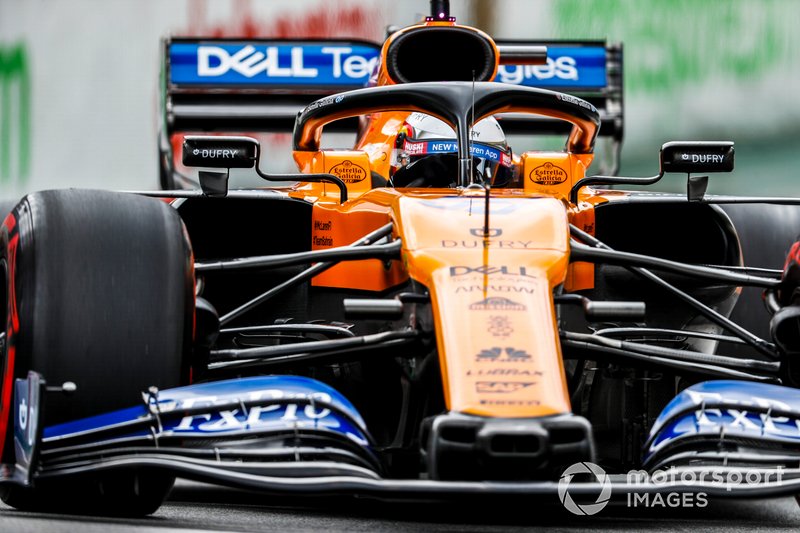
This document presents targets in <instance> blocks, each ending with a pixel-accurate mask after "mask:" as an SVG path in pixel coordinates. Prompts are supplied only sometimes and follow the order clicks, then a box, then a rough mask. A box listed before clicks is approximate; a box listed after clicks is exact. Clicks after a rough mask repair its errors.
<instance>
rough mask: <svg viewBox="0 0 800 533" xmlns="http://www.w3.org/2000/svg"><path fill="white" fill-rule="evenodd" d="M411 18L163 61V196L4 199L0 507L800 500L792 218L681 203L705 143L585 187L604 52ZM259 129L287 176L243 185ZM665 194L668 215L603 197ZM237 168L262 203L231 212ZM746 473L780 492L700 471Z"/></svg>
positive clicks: (601, 115)
mask: <svg viewBox="0 0 800 533" xmlns="http://www.w3.org/2000/svg"><path fill="white" fill-rule="evenodd" d="M433 4H435V9H434V11H433V15H432V16H431V17H429V18H428V19H427V20H426V21H425V22H423V23H421V24H419V25H415V26H411V27H408V28H405V29H402V30H399V31H396V32H394V33H392V34H391V35H390V36H389V37H388V39H387V40H386V42H385V43H384V44H383V45H382V47H378V46H377V45H374V44H371V43H365V42H354V41H349V42H344V41H324V42H322V41H264V40H256V41H248V42H243V41H232V40H214V39H173V40H167V41H165V45H164V58H165V63H164V71H163V84H164V85H163V91H162V97H163V104H164V105H163V110H164V115H163V117H164V120H163V124H162V132H161V141H160V145H161V150H162V157H161V164H162V169H161V180H162V184H163V185H164V187H166V188H167V190H162V191H150V192H147V191H145V192H140V193H115V192H106V191H87V190H59V191H45V192H38V193H34V194H30V195H28V196H26V197H25V198H23V199H22V201H21V202H19V203H18V204H17V205H16V206H15V207H14V208H13V210H12V211H11V213H10V214H9V215H8V216H7V217H6V218H5V222H4V224H3V226H2V233H0V240H1V241H2V242H0V274H2V277H3V282H2V283H0V292H2V296H0V299H4V301H5V302H7V305H5V306H3V307H2V313H3V316H4V320H3V322H4V323H5V324H6V326H5V330H4V334H3V336H2V340H3V342H2V361H3V378H2V382H1V383H0V406H1V407H0V445H2V470H0V472H1V474H0V491H2V497H3V501H5V502H6V503H7V504H9V505H11V506H13V507H16V508H19V509H32V510H37V509H39V510H52V509H66V510H69V511H72V512H88V513H97V514H119V515H141V514H149V513H152V512H154V511H155V510H157V509H158V507H159V506H160V505H161V503H162V502H163V501H164V499H165V498H166V496H167V494H168V492H169V490H170V488H171V486H172V484H173V482H174V480H175V478H176V476H177V477H181V478H188V479H195V480H200V481H205V482H212V483H218V484H221V485H227V486H237V487H244V488H248V489H256V490H261V491H264V492H267V493H277V494H298V495H299V494H311V495H329V494H346V495H359V496H367V497H374V498H382V499H395V498H417V499H430V500H438V499H449V498H469V497H480V498H487V497H490V496H495V495H496V496H500V497H501V498H509V497H513V496H523V497H527V498H529V497H530V496H531V495H539V496H540V497H541V498H551V499H552V500H553V501H554V502H555V501H557V500H556V499H555V498H556V497H557V496H558V490H559V483H558V482H559V480H560V479H562V480H563V478H562V473H563V472H564V471H565V469H569V467H570V466H571V465H574V464H575V463H590V462H591V463H596V464H599V465H601V466H602V468H603V469H604V470H605V471H607V472H610V473H622V472H625V471H626V470H628V469H636V470H637V471H640V472H644V473H645V474H646V475H650V474H652V473H654V472H657V471H658V472H665V471H669V472H670V473H671V474H670V475H671V476H672V477H670V478H669V479H668V481H667V482H663V483H655V482H654V481H653V480H650V479H639V480H638V481H636V482H634V483H631V482H629V481H630V480H626V481H620V480H617V479H612V480H611V481H609V480H608V479H600V478H597V479H588V480H583V481H581V480H579V479H577V478H576V479H574V480H572V483H571V484H570V486H569V489H570V494H571V495H573V496H576V495H583V496H586V497H591V495H593V494H597V493H598V491H601V490H602V489H603V488H604V487H605V485H606V483H610V487H611V492H612V493H613V494H615V495H618V494H628V493H631V492H646V493H660V492H664V491H669V492H675V491H678V492H681V491H685V492H699V491H702V492H705V493H709V494H711V495H712V496H714V495H721V496H724V495H736V496H743V495H744V496H759V497H764V496H772V495H779V494H793V493H797V492H800V469H798V467H797V465H798V460H800V445H799V444H800V395H798V393H797V389H796V388H795V387H797V386H799V385H800V365H799V364H798V363H799V362H800V359H798V357H800V303H799V302H798V299H800V290H799V289H800V244H794V246H792V242H793V240H794V238H795V235H796V233H797V232H798V230H800V216H798V212H797V208H796V207H794V206H797V205H798V204H800V202H799V201H798V200H794V199H780V198H735V197H728V196H711V195H707V194H706V185H707V182H708V178H707V177H706V176H705V174H707V173H712V172H728V171H730V170H731V169H732V168H733V161H734V150H733V144H732V143H730V142H672V143H667V144H665V145H664V146H663V147H662V148H661V153H660V172H659V174H658V175H657V176H653V177H649V178H633V177H620V176H616V175H614V173H615V169H616V162H617V160H618V155H619V143H620V142H621V139H622V125H623V115H622V113H623V105H622V104H623V101H622V79H621V76H622V48H621V47H620V46H618V45H609V44H606V43H602V42H553V43H538V42H536V43H534V42H519V41H517V42H495V41H494V40H492V38H491V37H489V36H488V35H486V34H484V33H483V32H481V31H479V30H476V29H474V28H470V27H465V26H460V25H457V24H456V23H455V19H453V18H451V17H450V16H449V14H448V12H447V8H446V4H447V3H446V2H434V3H433ZM433 50H435V51H436V53H435V54H433V53H431V51H433ZM568 92H569V93H570V94H568ZM297 110H300V112H299V113H298V114H296V115H295V113H296V111H297ZM287 121H293V124H294V128H293V134H292V143H293V155H294V159H295V161H296V163H297V165H298V168H299V170H300V173H297V174H280V175H278V174H268V173H265V172H263V171H262V170H261V166H260V164H261V158H262V157H261V156H262V152H261V146H260V144H259V143H258V142H257V141H256V140H255V139H253V138H252V137H251V136H244V135H241V134H242V133H243V132H255V133H257V132H262V131H282V130H284V131H286V130H287V129H288V125H287ZM601 123H602V128H601ZM323 128H324V129H326V131H327V130H330V129H339V130H347V129H348V128H351V129H352V130H355V132H356V134H355V142H354V143H353V145H352V146H349V147H348V148H347V149H324V148H323V147H322V131H323ZM209 132H211V133H209ZM225 133H227V135H225ZM232 133H239V134H240V135H231V134H232ZM562 133H563V134H564V135H566V137H567V140H566V145H565V147H564V149H563V150H558V151H550V150H538V151H537V150H527V151H520V152H518V153H516V152H512V150H511V148H510V147H509V145H508V142H507V140H506V137H505V135H506V134H508V135H512V134H516V135H525V136H533V135H539V134H547V135H553V134H562ZM598 136H602V137H604V138H605V140H606V141H608V142H607V144H608V145H609V147H610V152H611V154H610V157H608V158H606V161H605V167H606V169H607V170H606V172H605V173H604V174H602V175H590V176H587V175H586V171H587V169H588V168H589V166H590V164H591V163H592V159H593V153H594V149H595V144H596V140H597V139H598ZM176 139H177V141H176ZM175 146H179V147H180V148H181V149H180V153H179V154H175V153H174V152H175V150H174V147H175ZM175 155H179V156H180V161H176V157H174V156H175ZM192 168H199V169H200V170H199V171H198V172H197V173H196V176H195V175H193V174H191V173H190V170H188V169H192ZM231 169H234V170H233V172H232V171H231ZM670 172H679V173H686V174H688V175H689V178H688V187H687V194H686V195H679V194H666V193H652V192H645V191H641V190H640V191H637V192H626V191H622V190H619V189H617V188H614V189H609V188H603V187H605V186H608V185H614V186H618V185H648V184H653V183H655V182H657V181H658V180H659V179H660V178H661V177H662V176H663V175H664V174H665V173H670ZM242 173H251V174H257V175H258V176H260V177H261V178H263V179H264V180H266V181H268V182H275V183H271V184H270V186H269V187H262V188H252V189H234V188H230V187H229V181H230V180H231V179H238V176H241V174H242ZM699 174H702V176H701V175H699ZM747 260H750V264H749V266H745V264H746V263H745V261H747ZM781 267H782V268H781ZM743 288H744V289H743ZM762 297H763V298H762ZM762 299H763V303H762ZM764 337H767V338H764ZM754 469H755V471H757V472H758V473H760V474H764V473H772V472H777V471H779V472H780V474H781V477H780V482H776V481H775V478H774V477H773V478H772V479H764V480H762V481H759V482H753V483H748V484H746V485H745V484H743V485H742V486H741V487H737V488H736V490H730V486H729V484H727V485H726V484H723V483H722V482H720V481H719V479H718V477H716V475H718V474H720V473H731V472H736V473H737V474H738V475H739V476H740V477H741V475H742V474H743V473H744V472H745V471H748V472H750V471H752V470H754ZM568 471H569V470H568ZM686 473H691V474H702V476H701V479H700V480H699V481H696V482H694V483H691V484H690V483H687V482H686V481H685V478H684V477H681V476H682V475H684V474H686ZM712 474H713V475H712ZM612 477H613V476H612ZM570 479H571V478H570ZM749 479H750V478H748V480H749ZM561 498H562V501H563V495H561Z"/></svg>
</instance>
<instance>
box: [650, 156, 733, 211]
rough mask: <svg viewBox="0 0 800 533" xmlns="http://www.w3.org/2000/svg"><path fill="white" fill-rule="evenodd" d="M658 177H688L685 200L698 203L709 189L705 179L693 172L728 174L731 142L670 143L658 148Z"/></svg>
mask: <svg viewBox="0 0 800 533" xmlns="http://www.w3.org/2000/svg"><path fill="white" fill-rule="evenodd" d="M660 161H661V175H664V173H666V172H685V173H686V174H688V175H689V176H688V179H687V183H686V197H687V198H688V200H689V201H690V202H699V201H700V200H702V199H703V197H704V196H705V194H706V190H707V189H708V176H692V175H691V174H693V173H696V172H730V171H732V170H733V143H732V142H730V141H673V142H668V143H664V145H662V146H661V154H660Z"/></svg>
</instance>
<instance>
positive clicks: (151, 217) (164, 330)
mask: <svg viewBox="0 0 800 533" xmlns="http://www.w3.org/2000/svg"><path fill="white" fill-rule="evenodd" d="M0 276H1V279H0V284H1V285H2V286H3V287H4V288H5V300H6V302H7V305H6V306H5V312H4V313H3V316H1V317H0V318H2V319H4V323H5V334H6V335H5V341H6V342H5V343H4V345H3V347H2V351H1V352H0V355H2V365H3V372H4V373H3V376H4V379H3V380H2V385H0V387H2V389H0V437H2V441H0V442H2V443H3V450H2V460H3V462H11V461H13V445H12V442H11V438H10V434H11V433H12V432H13V425H12V423H11V421H10V417H11V414H12V412H13V406H12V402H13V397H12V393H11V390H10V388H11V387H9V386H8V385H9V383H11V382H13V380H12V379H10V378H12V377H13V378H24V377H25V376H26V375H27V373H28V371H29V370H34V371H36V372H39V373H40V374H42V375H43V376H44V378H45V380H46V381H47V382H48V384H49V385H51V386H53V385H60V384H62V383H64V382H66V381H72V382H74V383H75V384H76V385H77V391H76V392H75V393H73V394H71V395H58V394H55V393H50V394H48V398H46V401H45V411H44V417H45V418H44V425H45V427H46V426H50V425H53V424H58V423H61V422H65V421H68V420H75V419H78V418H84V417H88V416H92V415H96V414H99V413H103V412H108V411H112V410H114V409H119V408H123V407H128V406H132V405H135V404H136V403H138V402H141V401H142V400H141V397H142V396H141V393H142V391H145V390H147V389H148V387H151V386H155V387H158V388H159V389H165V388H170V387H175V386H179V385H181V384H183V383H186V381H187V377H188V366H187V361H188V357H187V354H188V351H189V349H190V344H191V334H192V331H191V329H192V317H193V314H194V292H193V287H194V282H193V262H192V254H191V248H190V246H189V243H188V239H187V238H186V234H185V231H184V229H183V224H182V222H181V220H180V217H179V216H178V214H177V213H176V212H175V211H174V210H173V209H172V208H170V207H169V206H168V205H166V204H165V203H164V202H161V201H159V200H155V199H151V198H145V197H140V196H135V195H128V194H121V193H113V192H106V191H87V190H59V191H45V192H40V193H35V194H31V195H28V196H26V197H25V198H23V199H22V201H21V202H20V203H19V204H18V205H17V206H16V208H14V210H13V212H12V213H11V215H9V216H8V217H7V218H6V219H5V223H4V224H3V226H2V228H0ZM54 394H55V395H54ZM128 479H129V481H126V480H128ZM172 481H173V479H172V478H171V477H170V476H164V475H161V474H159V473H133V474H128V473H125V475H121V476H120V479H119V482H116V481H115V482H112V481H111V479H110V478H105V477H104V478H96V479H91V480H90V482H91V483H92V484H93V485H94V486H96V487H97V488H98V490H99V494H100V495H101V496H102V497H98V498H97V499H96V500H95V501H96V504H95V507H94V508H90V509H88V510H87V512H91V513H93V514H118V515H136V514H148V513H152V512H154V511H155V510H156V509H157V508H158V505H159V504H160V503H161V501H162V500H163V498H164V497H165V496H166V493H167V492H168V490H169V487H170V486H171V485H172ZM84 482H86V480H81V483H84ZM138 487H147V488H148V490H147V491H140V490H139V489H138ZM71 492H74V491H69V490H65V489H63V488H60V487H57V486H56V485H53V486H51V487H47V486H46V485H44V484H42V485H41V486H37V487H36V489H35V490H28V489H25V490H22V489H19V488H17V487H12V488H11V489H10V490H4V491H3V493H2V494H0V496H2V499H3V501H5V502H6V503H7V504H9V505H11V506H14V507H17V508H28V509H43V510H49V509H51V508H56V507H57V508H59V509H62V510H63V508H64V507H70V508H72V506H71V505H69V502H70V500H71V499H72V498H71V496H72V494H71ZM154 494H155V495H157V499H158V501H153V495H154ZM82 500H83V501H81V502H80V503H81V505H79V506H76V507H74V508H81V509H85V508H86V505H85V503H86V501H85V499H82ZM145 500H147V501H145ZM65 502H66V504H67V505H65ZM112 502H113V505H112ZM75 503H77V502H75Z"/></svg>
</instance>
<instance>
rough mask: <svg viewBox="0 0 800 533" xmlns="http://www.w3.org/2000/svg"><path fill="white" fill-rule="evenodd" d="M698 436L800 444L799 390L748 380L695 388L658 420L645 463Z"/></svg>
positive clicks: (679, 397)
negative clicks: (682, 441)
mask: <svg viewBox="0 0 800 533" xmlns="http://www.w3.org/2000/svg"><path fill="white" fill-rule="evenodd" d="M693 437H709V438H714V437H718V438H734V437H735V438H744V439H752V442H757V441H759V440H764V441H767V440H769V441H772V442H784V443H794V444H795V445H796V444H800V391H798V390H797V389H792V388H789V387H781V386H778V385H769V384H765V383H751V382H745V381H707V382H704V383H698V384H696V385H692V386H691V387H689V388H687V389H685V390H684V391H682V392H681V393H680V394H678V396H676V397H675V398H674V399H673V400H672V401H671V402H670V403H669V404H668V405H667V406H666V407H665V408H664V410H663V411H662V412H661V415H660V416H659V417H658V419H656V421H655V423H654V424H653V428H652V430H651V432H650V439H649V441H648V443H649V445H648V447H647V449H646V451H645V458H644V459H645V463H646V462H647V461H648V460H649V459H650V458H651V457H652V456H653V455H654V454H656V453H658V452H659V451H660V450H663V449H664V448H666V447H668V446H670V445H672V444H675V443H676V442H678V441H681V440H685V439H689V438H693Z"/></svg>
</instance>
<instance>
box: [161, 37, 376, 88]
mask: <svg viewBox="0 0 800 533" xmlns="http://www.w3.org/2000/svg"><path fill="white" fill-rule="evenodd" d="M168 54H169V67H170V69H169V82H170V85H171V86H172V87H173V88H180V87H195V88H218V89H220V88H221V89H225V88H237V87H241V88H249V89H259V90H264V91H276V90H282V89H295V90H309V89H310V90H320V91H324V92H326V93H327V92H334V91H335V90H341V91H344V90H350V89H357V88H360V87H364V86H365V85H366V83H367V81H368V79H369V76H370V73H371V72H372V69H373V68H374V67H375V65H376V64H377V62H378V56H379V54H380V48H379V47H378V45H376V44H372V43H358V42H288V43H287V42H281V41H259V42H172V43H170V44H169V47H168Z"/></svg>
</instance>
